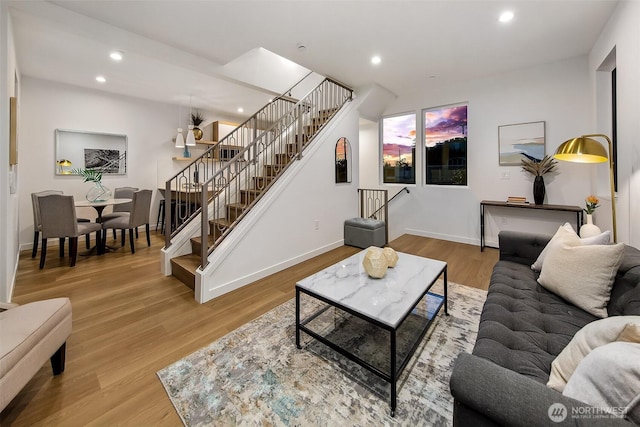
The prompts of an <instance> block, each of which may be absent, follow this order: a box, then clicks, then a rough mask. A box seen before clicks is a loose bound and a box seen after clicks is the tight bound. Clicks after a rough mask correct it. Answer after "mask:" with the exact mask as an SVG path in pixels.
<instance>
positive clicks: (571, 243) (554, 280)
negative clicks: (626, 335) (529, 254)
mask: <svg viewBox="0 0 640 427" xmlns="http://www.w3.org/2000/svg"><path fill="white" fill-rule="evenodd" d="M623 255H624V245H623V244H622V243H619V244H615V245H592V246H582V245H581V243H580V238H579V237H578V236H577V235H575V233H573V232H572V231H567V230H565V229H563V228H562V227H560V228H559V229H558V233H557V234H556V237H554V239H553V241H551V242H550V243H549V251H548V252H547V256H546V258H545V262H544V265H543V266H542V271H541V272H540V277H539V278H538V282H539V283H540V284H541V285H542V286H544V287H545V288H547V289H548V290H550V291H551V292H554V293H556V294H558V295H560V296H562V297H563V298H564V299H566V300H568V301H570V302H571V303H572V304H575V305H577V306H578V307H580V308H582V309H583V310H585V311H587V312H589V313H591V314H593V315H594V316H598V317H601V318H602V317H607V315H608V314H607V309H606V308H607V304H608V303H609V299H610V297H611V287H612V285H613V281H614V280H615V278H616V275H617V272H618V268H619V267H620V264H621V263H622V257H623Z"/></svg>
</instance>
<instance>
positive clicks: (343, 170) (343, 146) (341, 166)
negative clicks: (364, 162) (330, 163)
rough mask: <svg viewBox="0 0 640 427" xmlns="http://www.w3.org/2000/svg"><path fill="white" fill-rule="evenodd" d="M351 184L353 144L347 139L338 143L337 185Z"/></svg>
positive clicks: (343, 138)
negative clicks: (342, 183) (341, 183)
mask: <svg viewBox="0 0 640 427" xmlns="http://www.w3.org/2000/svg"><path fill="white" fill-rule="evenodd" d="M340 182H351V144H349V140H348V139H347V138H345V137H342V138H340V139H338V142H336V183H340Z"/></svg>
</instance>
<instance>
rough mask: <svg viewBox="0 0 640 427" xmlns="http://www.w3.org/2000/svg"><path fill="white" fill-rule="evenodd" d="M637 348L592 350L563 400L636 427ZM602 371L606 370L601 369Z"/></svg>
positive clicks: (617, 345) (639, 418)
mask: <svg viewBox="0 0 640 427" xmlns="http://www.w3.org/2000/svg"><path fill="white" fill-rule="evenodd" d="M639 360H640V344H637V343H630V342H614V343H610V344H607V345H603V346H601V347H598V348H597V349H595V350H593V351H592V352H591V353H589V355H587V357H585V358H584V360H583V361H582V362H580V364H579V365H578V368H577V369H576V371H575V373H574V374H573V375H572V376H571V379H570V380H569V382H568V383H567V386H566V388H565V389H564V392H563V393H562V394H563V395H564V396H568V397H571V398H573V399H577V400H580V401H583V402H586V403H588V404H590V405H593V406H595V407H597V408H602V409H603V410H604V411H606V412H609V413H612V414H613V415H615V416H617V417H622V416H623V415H624V414H626V416H627V418H628V419H630V420H631V421H633V422H634V423H635V424H639V423H640V394H638V390H640V363H638V361H639ZM603 367H606V369H603Z"/></svg>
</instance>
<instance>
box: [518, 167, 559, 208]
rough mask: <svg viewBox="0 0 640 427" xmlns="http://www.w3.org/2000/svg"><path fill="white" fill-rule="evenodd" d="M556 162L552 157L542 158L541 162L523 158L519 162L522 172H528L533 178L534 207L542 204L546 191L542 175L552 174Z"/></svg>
mask: <svg viewBox="0 0 640 427" xmlns="http://www.w3.org/2000/svg"><path fill="white" fill-rule="evenodd" d="M557 163H558V162H556V161H555V160H554V159H553V157H550V156H544V157H543V158H542V160H538V159H536V158H533V157H526V158H523V159H522V161H521V165H522V170H524V171H526V172H529V173H530V174H532V175H533V176H534V177H535V178H534V180H533V201H534V202H535V204H536V205H541V204H543V203H544V195H545V193H546V190H545V188H544V178H543V177H542V176H543V175H544V174H546V173H549V172H552V171H553V170H554V169H555V167H556V165H557Z"/></svg>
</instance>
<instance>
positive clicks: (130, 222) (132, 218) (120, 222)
mask: <svg viewBox="0 0 640 427" xmlns="http://www.w3.org/2000/svg"><path fill="white" fill-rule="evenodd" d="M151 194H152V191H151V190H138V191H135V192H134V193H133V197H132V202H131V203H132V207H131V212H129V213H128V214H127V213H124V215H122V216H117V217H115V218H111V219H109V220H106V221H105V220H103V221H102V228H103V230H105V237H106V230H108V229H110V228H111V229H114V230H127V229H128V230H129V245H130V246H131V253H132V254H134V253H136V247H135V244H134V242H133V233H134V231H133V230H134V229H136V228H138V227H139V226H141V225H144V226H145V233H146V235H147V246H151V238H150V236H149V210H150V209H151ZM105 240H106V239H103V244H105V243H106V242H105ZM122 246H124V242H122Z"/></svg>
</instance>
